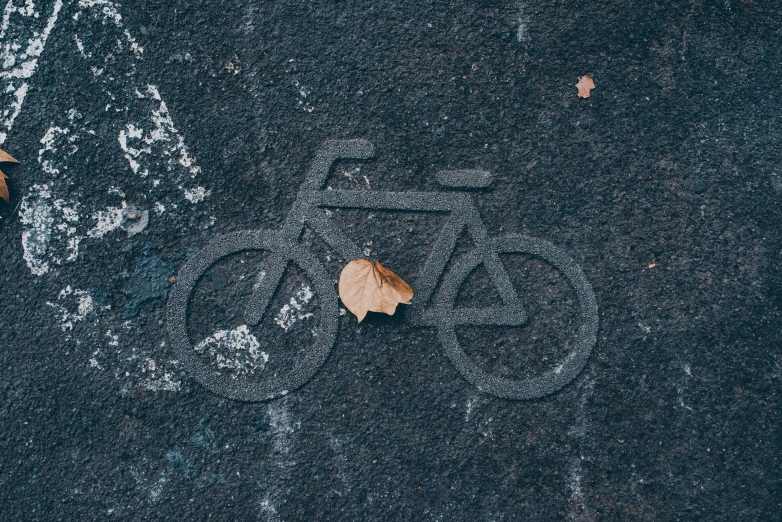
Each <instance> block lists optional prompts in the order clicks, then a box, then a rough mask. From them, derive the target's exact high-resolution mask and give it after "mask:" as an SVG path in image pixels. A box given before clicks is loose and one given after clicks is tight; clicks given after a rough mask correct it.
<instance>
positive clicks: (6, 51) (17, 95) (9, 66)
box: [0, 0, 62, 145]
mask: <svg viewBox="0 0 782 522" xmlns="http://www.w3.org/2000/svg"><path fill="white" fill-rule="evenodd" d="M61 9H62V0H56V1H55V2H54V6H53V7H52V11H51V14H49V16H48V17H41V14H42V13H41V12H40V11H37V10H36V9H35V5H34V3H33V1H32V0H26V1H25V3H24V5H18V2H16V1H15V0H9V1H8V3H7V4H6V6H5V9H4V10H3V18H2V21H0V68H1V69H2V70H0V96H1V97H2V98H3V101H2V103H0V107H8V108H7V109H2V114H1V115H0V129H2V130H0V145H2V144H3V143H4V142H5V140H6V138H7V137H8V132H9V131H10V130H11V128H12V127H13V125H14V121H15V120H16V117H17V116H19V113H20V112H21V110H22V106H23V105H24V100H25V98H26V96H27V91H28V89H29V83H28V80H29V79H30V78H32V76H33V74H34V73H35V71H36V69H37V68H38V58H39V57H40V56H41V54H42V53H43V50H44V48H45V47H46V42H47V40H48V39H49V34H51V32H52V29H53V28H54V24H55V23H56V22H57V17H58V16H59V15H60V10H61ZM43 21H45V24H44V26H43V27H41V22H43ZM9 29H11V30H12V32H13V37H12V38H7V36H8V33H9ZM9 98H10V102H9V101H8V99H9Z"/></svg>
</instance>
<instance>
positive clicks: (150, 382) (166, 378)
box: [141, 357, 181, 391]
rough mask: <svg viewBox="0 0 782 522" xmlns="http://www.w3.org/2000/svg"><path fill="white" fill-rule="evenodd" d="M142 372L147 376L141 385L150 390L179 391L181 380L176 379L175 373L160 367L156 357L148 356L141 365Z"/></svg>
mask: <svg viewBox="0 0 782 522" xmlns="http://www.w3.org/2000/svg"><path fill="white" fill-rule="evenodd" d="M141 372H142V373H143V374H144V375H145V376H146V378H145V379H144V380H143V381H142V383H141V386H142V387H143V388H146V389H147V390H150V391H179V390H180V389H181V381H175V380H174V374H173V373H170V372H167V371H164V370H161V369H160V368H158V366H157V363H156V362H155V360H154V359H152V358H150V357H147V358H146V359H144V364H143V365H142V366H141Z"/></svg>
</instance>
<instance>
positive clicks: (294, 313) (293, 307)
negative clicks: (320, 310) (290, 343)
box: [274, 284, 314, 332]
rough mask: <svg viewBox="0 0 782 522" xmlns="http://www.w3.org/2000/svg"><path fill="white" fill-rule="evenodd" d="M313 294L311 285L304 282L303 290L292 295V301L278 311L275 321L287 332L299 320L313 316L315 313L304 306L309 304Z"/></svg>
mask: <svg viewBox="0 0 782 522" xmlns="http://www.w3.org/2000/svg"><path fill="white" fill-rule="evenodd" d="M313 296H314V294H313V293H312V290H310V287H309V286H307V285H304V284H302V285H301V290H299V291H298V292H296V295H295V296H294V297H291V300H290V302H289V303H288V304H286V305H284V306H283V307H282V308H281V309H280V311H279V312H278V313H277V316H276V317H275V318H274V322H275V323H277V325H278V326H279V327H280V328H282V329H283V330H285V331H286V332H287V331H288V330H290V328H291V326H293V325H294V323H296V322H297V321H301V320H304V319H309V318H310V317H313V315H314V314H312V313H308V312H305V311H304V307H305V306H306V305H307V304H309V302H310V301H311V300H312V298H313Z"/></svg>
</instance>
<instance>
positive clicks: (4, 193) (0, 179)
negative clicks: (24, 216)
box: [0, 170, 11, 203]
mask: <svg viewBox="0 0 782 522" xmlns="http://www.w3.org/2000/svg"><path fill="white" fill-rule="evenodd" d="M6 179H8V176H6V175H5V174H3V171H2V170H0V198H3V199H4V200H5V202H6V203H11V195H10V194H9V193H8V185H6V184H5V180H6Z"/></svg>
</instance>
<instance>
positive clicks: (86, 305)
mask: <svg viewBox="0 0 782 522" xmlns="http://www.w3.org/2000/svg"><path fill="white" fill-rule="evenodd" d="M69 298H70V299H71V300H74V301H75V303H68V300H69ZM63 303H65V304H63ZM46 304H47V305H48V306H51V307H52V308H54V309H55V311H56V312H57V313H58V314H59V316H60V329H61V330H62V331H63V332H66V331H70V330H73V325H74V323H78V322H80V321H83V320H84V319H86V318H87V316H88V315H89V314H90V313H92V311H93V310H94V309H95V307H94V305H93V302H92V297H91V296H90V294H89V293H88V292H87V291H86V290H79V289H78V288H77V289H73V288H71V287H70V285H69V286H66V287H65V288H63V289H62V290H60V294H59V295H58V296H57V302H56V303H52V302H49V301H47V302H46ZM66 305H69V306H70V308H71V309H72V310H73V311H71V310H69V306H66ZM74 305H75V306H74Z"/></svg>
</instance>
